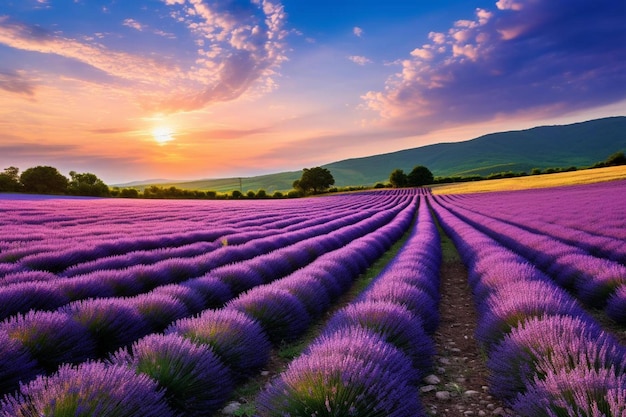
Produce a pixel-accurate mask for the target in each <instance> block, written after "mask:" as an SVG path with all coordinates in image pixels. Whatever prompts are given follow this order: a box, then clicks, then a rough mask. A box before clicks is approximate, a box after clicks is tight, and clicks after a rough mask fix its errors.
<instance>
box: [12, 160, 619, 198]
mask: <svg viewBox="0 0 626 417" xmlns="http://www.w3.org/2000/svg"><path fill="white" fill-rule="evenodd" d="M616 165H626V156H625V155H624V152H616V153H614V154H612V155H610V156H609V157H608V158H607V159H606V160H604V161H601V162H598V163H596V164H594V165H593V166H591V167H590V168H601V167H608V166H616ZM577 169H578V168H576V167H569V168H546V169H544V170H541V169H539V168H534V169H533V170H532V171H531V172H530V175H538V174H550V173H555V172H566V171H575V170H577ZM526 175H529V174H527V173H526V172H520V173H515V172H498V173H492V174H489V175H487V176H480V175H473V176H467V177H461V176H454V177H434V176H433V173H432V172H431V171H430V170H429V169H428V168H427V167H425V166H423V165H417V166H415V167H414V168H413V169H412V170H411V172H409V173H408V174H407V173H405V172H404V171H403V170H402V169H395V170H393V171H392V172H391V174H390V175H389V182H388V183H387V184H383V183H377V184H376V185H375V186H374V188H387V187H394V188H402V187H423V186H426V185H431V184H444V183H454V182H467V181H480V180H485V179H497V178H512V177H521V176H526ZM334 184H335V178H334V177H333V175H332V173H331V172H330V171H329V170H328V169H326V168H322V167H314V168H304V169H303V170H302V176H301V177H300V179H298V180H295V181H294V182H293V184H292V186H293V190H291V191H288V192H286V193H283V192H280V191H276V192H274V193H273V194H271V195H270V194H268V193H267V192H266V191H265V190H263V189H260V190H258V191H256V192H255V191H248V192H247V193H245V194H244V193H243V192H242V191H240V190H234V191H232V192H231V193H226V194H219V193H217V192H215V191H201V190H185V189H181V188H177V187H173V186H172V187H167V188H166V187H159V186H156V185H152V186H150V187H147V188H145V189H144V190H143V191H140V190H138V189H136V188H118V187H113V188H109V186H107V185H106V184H105V183H104V182H103V181H102V180H101V179H100V178H98V177H97V176H96V175H95V174H92V173H89V172H84V173H77V172H75V171H70V178H67V177H65V176H64V175H62V174H61V173H60V172H59V171H58V170H57V169H56V168H54V167H51V166H36V167H33V168H28V169H26V170H25V171H24V172H22V173H21V174H20V172H19V169H18V168H16V167H13V166H11V167H8V168H5V169H4V172H0V192H18V193H34V194H56V195H76V196H91V197H123V198H184V199H245V198H248V199H265V198H297V197H303V196H307V195H313V194H320V193H327V192H337V191H356V190H364V189H367V188H371V187H365V186H358V187H345V188H343V189H337V188H331V187H332V186H333V185H334Z"/></svg>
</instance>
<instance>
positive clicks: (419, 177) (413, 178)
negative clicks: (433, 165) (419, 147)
mask: <svg viewBox="0 0 626 417" xmlns="http://www.w3.org/2000/svg"><path fill="white" fill-rule="evenodd" d="M434 180H435V177H434V176H433V173H432V172H430V170H429V169H428V168H426V167H425V166H423V165H418V166H416V167H415V168H413V170H412V171H411V172H410V173H409V175H407V182H408V184H407V185H408V186H409V187H421V186H423V185H428V184H432V183H433V181H434Z"/></svg>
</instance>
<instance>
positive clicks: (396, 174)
mask: <svg viewBox="0 0 626 417" xmlns="http://www.w3.org/2000/svg"><path fill="white" fill-rule="evenodd" d="M389 182H390V183H391V186H392V187H394V188H402V187H406V186H407V177H406V174H405V173H404V171H403V170H401V169H399V168H398V169H394V170H393V171H392V172H391V175H389Z"/></svg>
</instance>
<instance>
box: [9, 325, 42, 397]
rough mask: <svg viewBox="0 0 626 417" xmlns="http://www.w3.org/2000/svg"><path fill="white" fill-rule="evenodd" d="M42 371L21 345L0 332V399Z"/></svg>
mask: <svg viewBox="0 0 626 417" xmlns="http://www.w3.org/2000/svg"><path fill="white" fill-rule="evenodd" d="M40 371H42V370H41V369H40V368H39V367H38V365H37V361H36V360H35V359H34V358H33V356H32V355H31V354H30V352H29V351H28V349H26V347H25V346H24V345H23V343H22V342H21V341H20V340H18V339H14V338H11V337H9V334H8V333H7V332H6V331H4V330H0V397H1V396H2V395H3V394H5V393H8V392H10V391H13V390H14V389H16V388H17V387H18V383H19V382H20V381H28V380H29V379H31V378H33V377H35V376H36V375H37V374H38V373H39V372H40Z"/></svg>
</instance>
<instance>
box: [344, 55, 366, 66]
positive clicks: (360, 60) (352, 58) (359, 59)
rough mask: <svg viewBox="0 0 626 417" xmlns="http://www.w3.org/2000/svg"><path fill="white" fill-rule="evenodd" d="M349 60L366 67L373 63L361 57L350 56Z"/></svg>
mask: <svg viewBox="0 0 626 417" xmlns="http://www.w3.org/2000/svg"><path fill="white" fill-rule="evenodd" d="M348 59H349V60H350V61H352V62H354V63H355V64H357V65H365V64H370V63H371V62H372V61H371V60H370V59H369V58H366V57H364V56H360V55H350V56H349V57H348Z"/></svg>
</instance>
